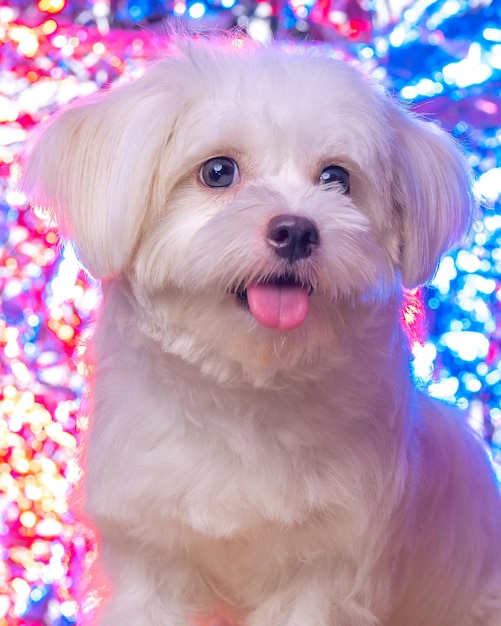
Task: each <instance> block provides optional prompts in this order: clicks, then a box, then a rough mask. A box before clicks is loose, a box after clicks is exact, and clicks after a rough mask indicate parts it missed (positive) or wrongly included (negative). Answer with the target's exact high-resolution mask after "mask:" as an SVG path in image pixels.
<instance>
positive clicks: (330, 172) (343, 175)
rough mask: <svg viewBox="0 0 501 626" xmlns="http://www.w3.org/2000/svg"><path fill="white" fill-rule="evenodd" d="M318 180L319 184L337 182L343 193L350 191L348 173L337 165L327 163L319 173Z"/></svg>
mask: <svg viewBox="0 0 501 626" xmlns="http://www.w3.org/2000/svg"><path fill="white" fill-rule="evenodd" d="M318 182H319V183H320V184H321V185H329V184H331V183H337V184H338V185H339V186H340V188H341V191H342V192H343V193H344V194H345V195H346V194H349V193H350V175H349V174H348V172H347V171H346V170H345V169H344V168H343V167H340V166H339V165H329V166H328V167H326V168H325V169H324V170H323V171H322V173H321V174H320V178H319V179H318Z"/></svg>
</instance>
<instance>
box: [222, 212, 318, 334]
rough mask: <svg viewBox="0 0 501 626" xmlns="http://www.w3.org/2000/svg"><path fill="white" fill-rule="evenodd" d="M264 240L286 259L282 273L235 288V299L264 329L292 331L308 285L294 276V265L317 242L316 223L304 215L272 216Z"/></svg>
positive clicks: (303, 313) (300, 318)
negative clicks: (286, 266) (284, 271)
mask: <svg viewBox="0 0 501 626" xmlns="http://www.w3.org/2000/svg"><path fill="white" fill-rule="evenodd" d="M266 236H267V243H268V245H269V246H270V247H271V248H272V249H273V250H274V251H275V253H276V254H277V255H278V256H279V257H281V258H282V259H285V260H286V261H287V262H288V265H289V270H288V271H287V272H286V273H285V274H280V275H275V276H271V277H269V276H268V277H266V278H264V279H263V280H254V281H252V282H250V283H249V284H248V285H247V286H246V287H245V288H238V289H236V290H235V292H234V293H235V294H236V296H237V300H238V301H239V302H240V303H241V304H242V305H243V306H245V307H246V308H248V309H249V310H250V312H251V313H252V315H253V316H254V318H255V319H256V320H257V321H258V322H259V323H260V324H261V325H262V326H266V327H267V328H274V329H277V330H293V329H294V328H297V327H298V326H300V325H301V324H302V323H303V322H304V321H305V319H306V317H307V315H308V309H309V297H310V295H311V293H312V291H313V289H312V287H311V285H305V284H304V283H303V282H300V281H299V280H298V279H297V278H296V273H295V271H294V269H295V268H294V265H295V263H296V262H297V261H299V260H301V259H306V258H307V257H309V256H310V255H311V254H312V253H313V251H314V250H315V248H316V247H317V246H318V245H319V243H320V235H319V232H318V228H317V225H316V224H315V222H314V221H313V220H311V219H310V218H308V217H303V216H298V215H276V216H275V217H273V218H271V220H270V221H269V223H268V228H267V233H266Z"/></svg>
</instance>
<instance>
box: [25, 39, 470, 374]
mask: <svg viewBox="0 0 501 626" xmlns="http://www.w3.org/2000/svg"><path fill="white" fill-rule="evenodd" d="M26 179H27V185H28V187H31V188H33V189H35V190H37V191H36V192H35V199H36V200H38V201H39V202H40V203H41V204H43V205H45V206H48V207H51V208H53V209H54V210H55V212H56V214H57V215H58V217H59V220H60V222H61V224H62V227H63V229H65V231H66V233H67V234H68V236H70V237H71V238H73V239H74V240H75V242H76V246H77V249H78V251H79V254H80V256H81V258H82V260H83V262H84V264H85V265H86V266H87V267H88V269H89V270H90V271H91V272H92V273H93V274H95V275H96V276H97V277H100V278H110V277H122V278H123V279H125V280H126V281H128V282H129V283H130V286H131V290H132V292H133V294H134V295H135V297H136V299H137V302H138V306H141V307H143V309H142V310H143V314H142V315H141V316H140V317H141V320H142V325H143V330H145V332H146V333H147V334H148V335H150V336H151V337H154V338H155V339H157V340H158V341H160V343H161V344H162V346H163V348H164V349H165V350H168V351H171V352H176V353H178V354H180V355H182V356H183V357H184V358H186V359H187V360H189V361H194V362H198V363H199V364H201V365H202V367H204V369H205V370H206V371H208V372H210V373H211V374H212V375H214V376H216V377H219V378H220V379H225V378H228V377H229V376H230V374H229V372H230V371H233V370H232V368H233V364H235V363H237V364H238V366H239V367H243V370H244V372H245V375H246V376H248V377H250V378H252V379H253V380H254V381H255V382H259V381H260V380H261V379H262V380H263V381H264V380H269V379H270V378H272V377H273V376H274V374H275V372H276V371H278V370H280V369H283V368H285V369H292V368H295V367H302V368H303V369H304V368H305V366H308V364H309V363H311V362H314V361H315V359H319V358H321V356H320V355H321V354H322V353H323V352H326V351H330V352H332V349H333V344H335V342H336V341H337V340H338V338H339V336H340V334H341V331H342V329H343V328H344V327H345V325H346V324H347V318H349V317H350V316H351V315H353V311H354V310H356V309H357V306H360V307H367V306H370V303H372V302H375V301H381V300H383V301H384V299H385V298H387V297H388V295H389V294H391V293H392V292H394V291H395V290H396V289H398V288H399V286H400V281H401V279H402V278H403V282H404V284H405V285H406V286H415V285H417V284H419V283H421V282H422V281H424V280H426V279H428V278H429V277H430V276H431V275H432V273H433V271H434V269H435V266H436V264H437V262H438V259H439V257H440V256H441V254H442V253H443V252H444V251H445V250H446V249H447V248H448V247H450V245H451V244H453V243H455V242H456V240H457V239H458V238H459V237H460V236H461V235H462V234H463V233H464V231H465V230H466V229H467V227H468V225H469V222H470V219H471V198H470V196H469V192H468V182H469V181H468V176H467V173H466V170H465V167H464V165H463V162H462V160H461V158H460V156H459V155H458V153H457V152H456V149H455V147H454V146H453V145H452V144H451V142H450V140H449V139H448V138H447V137H445V135H443V134H442V133H441V132H439V131H438V130H437V129H436V128H434V127H433V126H431V125H430V124H426V123H424V122H421V121H418V120H416V119H414V118H412V117H411V116H410V115H408V114H407V113H405V112H403V111H401V110H400V109H399V108H397V106H396V105H395V104H394V103H393V102H391V101H390V100H389V99H388V98H387V97H386V96H385V95H383V94H381V93H380V92H379V91H378V90H377V89H376V88H375V87H374V86H373V85H372V84H371V83H370V82H369V81H368V80H367V79H366V78H365V77H363V76H362V75H361V74H360V73H358V72H357V71H356V70H355V69H353V68H352V67H350V66H348V65H347V64H345V63H343V62H340V61H336V60H335V59H333V58H329V57H328V56H326V55H324V54H320V53H319V52H318V51H317V50H314V49H306V48H299V49H296V50H294V51H284V50H283V49H282V50H280V49H278V48H268V49H266V48H262V47H260V46H259V45H257V44H253V43H252V42H243V41H242V40H241V39H225V40H222V41H217V42H215V41H213V42H207V41H198V42H181V43H180V44H179V46H178V49H177V51H176V53H175V54H173V55H172V56H171V57H169V58H167V59H166V60H164V61H162V62H160V63H159V64H157V65H156V66H155V67H154V68H152V69H151V70H150V71H149V72H148V73H147V74H146V75H145V77H143V78H142V79H140V80H139V81H137V82H136V83H134V84H131V85H128V86H126V87H123V88H121V89H117V90H115V91H113V92H112V93H111V94H109V95H107V96H104V97H102V98H101V99H98V100H97V101H95V102H92V103H90V104H87V105H84V106H82V107H78V108H74V109H72V110H70V111H68V112H66V113H65V114H64V115H63V116H61V117H60V118H59V119H58V120H56V121H55V123H53V124H52V125H51V126H50V128H49V130H48V131H47V133H46V134H45V136H44V138H42V140H41V142H40V143H39V144H38V146H37V147H36V148H35V151H34V153H33V155H32V156H31V162H30V164H29V166H28V171H27V176H26Z"/></svg>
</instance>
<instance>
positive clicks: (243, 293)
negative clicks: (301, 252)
mask: <svg viewBox="0 0 501 626" xmlns="http://www.w3.org/2000/svg"><path fill="white" fill-rule="evenodd" d="M232 293H234V294H235V296H236V298H237V302H238V303H239V304H240V305H241V306H243V307H245V308H246V309H248V310H249V311H250V312H251V313H252V315H253V316H254V318H255V319H256V320H257V321H258V322H259V323H260V324H261V325H262V326H266V327H267V328H275V329H278V330H293V329H294V328H297V327H298V326H301V324H302V323H303V322H304V321H305V319H306V317H307V315H308V309H309V297H310V296H311V294H312V293H313V287H312V286H311V285H305V284H303V283H301V282H299V281H298V280H297V279H296V278H295V277H294V276H289V275H285V276H274V277H271V278H266V279H265V280H257V281H252V282H250V283H249V284H247V285H246V286H245V287H237V288H235V289H233V290H232Z"/></svg>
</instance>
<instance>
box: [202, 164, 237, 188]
mask: <svg viewBox="0 0 501 626" xmlns="http://www.w3.org/2000/svg"><path fill="white" fill-rule="evenodd" d="M200 180H201V181H202V183H203V184H204V185H207V187H231V186H232V185H235V184H236V183H238V181H239V180H240V174H239V171H238V165H237V164H236V163H235V161H234V160H233V159H230V158H228V157H216V158H214V159H209V160H208V161H207V162H206V163H204V164H203V165H202V167H201V169H200Z"/></svg>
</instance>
